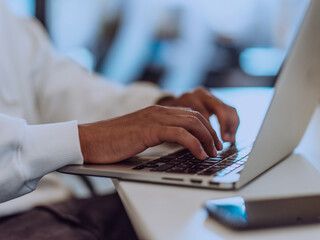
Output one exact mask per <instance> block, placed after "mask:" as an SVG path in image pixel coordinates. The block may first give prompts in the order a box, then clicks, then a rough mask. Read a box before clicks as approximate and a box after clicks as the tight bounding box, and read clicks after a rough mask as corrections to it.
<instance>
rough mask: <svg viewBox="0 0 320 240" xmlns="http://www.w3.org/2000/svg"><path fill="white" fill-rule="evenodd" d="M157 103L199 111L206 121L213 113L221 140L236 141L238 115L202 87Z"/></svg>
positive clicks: (234, 110) (233, 109)
mask: <svg viewBox="0 0 320 240" xmlns="http://www.w3.org/2000/svg"><path fill="white" fill-rule="evenodd" d="M158 104H159V105H163V106H180V107H188V108H191V109H192V110H194V111H197V112H200V113H201V114H202V115H203V116H204V117H205V119H206V120H207V121H209V117H210V116H211V115H212V114H215V115H216V116H217V118H218V121H219V124H220V131H221V138H222V140H223V141H225V142H231V143H235V141H236V138H235V135H236V132H237V129H238V126H239V117H238V114H237V111H236V109H235V108H233V107H230V106H228V105H226V104H224V103H223V102H221V101H220V100H219V99H218V98H216V97H215V96H213V95H212V94H211V93H210V92H209V91H207V90H206V89H204V88H198V89H196V90H195V91H193V92H188V93H185V94H183V95H181V96H180V97H178V98H174V97H168V98H163V99H160V100H159V101H158Z"/></svg>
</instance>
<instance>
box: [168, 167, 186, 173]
mask: <svg viewBox="0 0 320 240" xmlns="http://www.w3.org/2000/svg"><path fill="white" fill-rule="evenodd" d="M184 171H185V168H180V167H173V168H170V169H168V170H167V171H166V172H170V173H183V172H184Z"/></svg>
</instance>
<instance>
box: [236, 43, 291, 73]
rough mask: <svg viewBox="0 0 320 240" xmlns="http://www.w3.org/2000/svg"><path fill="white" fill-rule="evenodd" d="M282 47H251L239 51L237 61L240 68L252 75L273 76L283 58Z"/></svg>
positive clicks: (284, 53)
mask: <svg viewBox="0 0 320 240" xmlns="http://www.w3.org/2000/svg"><path fill="white" fill-rule="evenodd" d="M285 55H286V52H285V51H284V50H283V49H279V48H273V47H252V48H247V49H245V50H244V51H242V52H241V54H240V57H239V63H240V66H241V68H242V70H243V71H244V72H245V73H247V74H249V75H252V76H275V75H277V73H278V71H279V69H280V66H281V64H282V62H283V60H284V58H285Z"/></svg>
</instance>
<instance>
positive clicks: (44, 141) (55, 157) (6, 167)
mask: <svg viewBox="0 0 320 240" xmlns="http://www.w3.org/2000/svg"><path fill="white" fill-rule="evenodd" d="M78 139H79V137H78V130H77V122H76V121H72V122H64V123H55V124H43V125H34V126H33V125H28V124H27V123H26V121H25V120H23V119H20V118H13V117H9V116H6V115H3V114H0V159H1V160H0V192H1V194H0V202H4V201H7V200H10V199H12V198H16V197H18V196H21V195H23V194H26V193H28V192H30V191H32V190H34V189H35V188H36V185H37V183H38V181H39V180H40V178H41V177H42V176H44V175H45V174H47V173H49V172H51V171H53V170H54V169H58V168H60V167H62V166H65V165H67V164H81V163H82V162H83V159H82V155H81V149H80V144H79V140H78Z"/></svg>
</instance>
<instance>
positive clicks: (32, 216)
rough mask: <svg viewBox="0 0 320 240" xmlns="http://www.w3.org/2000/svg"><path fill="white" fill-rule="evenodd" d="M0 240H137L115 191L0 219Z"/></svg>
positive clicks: (41, 207)
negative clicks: (110, 193)
mask: <svg viewBox="0 0 320 240" xmlns="http://www.w3.org/2000/svg"><path fill="white" fill-rule="evenodd" d="M0 239H1V240H2V239H6V240H18V239H19V240H20V239H24V240H29V239H30V240H31V239H32V240H37V239H41V240H43V239H52V240H53V239H58V240H64V239H68V240H73V239H76V240H82V239H83V240H84V239H85V240H91V239H92V240H93V239H110V240H113V239H117V240H118V239H126V240H127V239H128V240H130V239H133V240H134V239H137V236H136V234H135V232H134V230H133V227H132V225H131V223H130V221H129V218H128V216H127V214H126V212H125V210H124V208H123V205H122V203H121V201H120V199H119V197H118V195H117V194H112V195H107V196H99V197H93V198H89V199H71V200H68V201H66V202H63V203H58V204H55V205H51V206H40V207H36V208H34V209H32V210H30V211H27V212H25V213H21V214H17V215H13V216H10V217H4V218H0Z"/></svg>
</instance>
